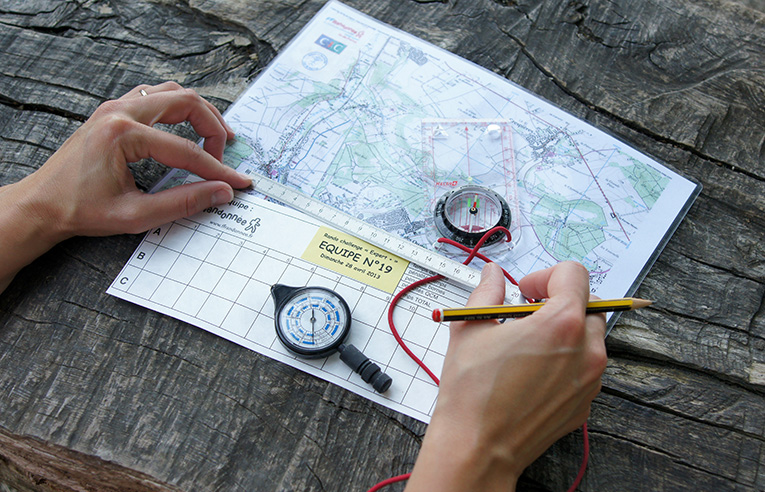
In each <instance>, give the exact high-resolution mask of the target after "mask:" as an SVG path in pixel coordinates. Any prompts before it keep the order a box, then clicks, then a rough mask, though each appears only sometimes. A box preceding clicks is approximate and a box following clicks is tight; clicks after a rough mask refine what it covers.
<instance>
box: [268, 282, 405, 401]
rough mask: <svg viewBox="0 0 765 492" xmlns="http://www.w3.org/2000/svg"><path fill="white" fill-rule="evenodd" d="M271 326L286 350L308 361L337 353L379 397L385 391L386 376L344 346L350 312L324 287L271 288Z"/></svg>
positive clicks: (388, 382)
mask: <svg viewBox="0 0 765 492" xmlns="http://www.w3.org/2000/svg"><path fill="white" fill-rule="evenodd" d="M271 296H272V297H273V298H274V306H275V311H274V325H275V327H276V335H277V336H278V337H279V341H280V342H282V345H284V346H285V347H286V348H287V349H288V350H290V351H291V352H293V353H295V354H297V355H300V356H302V357H308V358H318V357H327V356H329V355H332V354H333V353H334V352H335V351H338V352H340V360H342V361H343V362H345V363H346V364H347V365H348V366H349V367H350V368H351V369H353V371H354V372H356V373H358V374H359V375H361V378H362V379H363V380H364V381H366V382H367V383H369V384H371V385H372V386H373V387H374V389H375V390H376V391H378V392H380V393H384V392H385V391H387V390H388V388H389V387H390V385H391V383H392V381H393V380H392V379H391V378H390V376H388V375H387V374H385V373H384V372H382V371H381V370H380V367H379V366H378V365H377V364H375V363H374V362H372V361H370V360H369V359H368V358H367V357H366V356H365V355H364V354H362V353H361V352H360V351H359V350H358V349H357V348H356V347H354V346H353V345H350V344H348V345H344V344H343V342H344V341H345V339H346V337H347V336H348V333H349V332H350V330H351V310H350V309H349V308H348V304H347V303H346V302H345V300H344V299H343V298H342V297H340V295H339V294H338V293H337V292H335V291H333V290H330V289H327V288H325V287H290V286H287V285H283V284H275V285H274V286H272V287H271Z"/></svg>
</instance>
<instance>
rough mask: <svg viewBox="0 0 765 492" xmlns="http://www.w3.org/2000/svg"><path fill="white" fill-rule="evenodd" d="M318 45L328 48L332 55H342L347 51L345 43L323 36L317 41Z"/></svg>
mask: <svg viewBox="0 0 765 492" xmlns="http://www.w3.org/2000/svg"><path fill="white" fill-rule="evenodd" d="M316 44H318V45H319V46H321V47H322V48H327V49H328V50H329V51H331V52H332V53H342V52H343V50H344V49H345V45H344V44H343V43H338V42H337V41H335V40H334V39H332V38H330V37H328V36H325V35H323V34H322V35H321V36H319V39H317V40H316Z"/></svg>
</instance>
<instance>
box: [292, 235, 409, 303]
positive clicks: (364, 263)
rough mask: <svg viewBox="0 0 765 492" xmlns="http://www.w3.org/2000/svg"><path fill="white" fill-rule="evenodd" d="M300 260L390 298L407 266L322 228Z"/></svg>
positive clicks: (400, 261) (350, 237) (387, 255)
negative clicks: (357, 282) (366, 286)
mask: <svg viewBox="0 0 765 492" xmlns="http://www.w3.org/2000/svg"><path fill="white" fill-rule="evenodd" d="M301 258H303V259H304V260H306V261H310V262H311V263H314V264H316V265H318V266H321V267H324V268H327V269H329V270H332V271H333V272H337V273H339V274H342V275H345V276H346V277H350V278H352V279H354V280H358V281H359V282H363V283H365V284H367V285H369V286H371V287H375V288H377V289H380V290H382V291H384V292H387V293H389V294H392V293H393V291H395V290H396V286H398V283H399V282H400V281H401V277H402V276H403V275H404V271H405V270H406V267H407V266H409V262H408V261H406V260H404V259H403V258H399V257H398V256H396V255H393V254H391V253H388V252H387V251H385V250H382V249H379V248H377V247H376V246H372V245H371V244H369V243H367V242H366V241H362V240H361V239H358V238H355V237H353V236H349V235H348V234H344V233H342V232H338V231H336V230H334V229H330V228H328V227H323V226H322V227H319V231H318V232H317V233H316V235H315V236H314V237H313V239H312V240H311V243H310V244H309V245H308V248H306V250H305V251H304V252H303V255H302V256H301Z"/></svg>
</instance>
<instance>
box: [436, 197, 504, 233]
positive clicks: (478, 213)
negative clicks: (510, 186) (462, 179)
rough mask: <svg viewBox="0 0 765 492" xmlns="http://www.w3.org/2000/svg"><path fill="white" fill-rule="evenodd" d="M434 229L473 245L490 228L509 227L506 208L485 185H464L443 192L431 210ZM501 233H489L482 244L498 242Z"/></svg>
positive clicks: (499, 198) (500, 198)
mask: <svg viewBox="0 0 765 492" xmlns="http://www.w3.org/2000/svg"><path fill="white" fill-rule="evenodd" d="M434 218H435V221H436V228H437V229H438V232H439V233H440V234H441V235H442V236H444V237H446V238H448V239H452V240H454V241H457V242H458V243H461V244H464V245H465V246H469V247H473V246H475V245H476V244H477V243H478V241H479V240H480V239H481V237H482V236H483V235H484V234H485V233H486V232H488V231H489V230H491V229H492V228H494V227H497V226H502V227H505V228H507V229H509V228H510V219H511V217H510V207H509V206H508V204H507V202H506V201H505V199H504V198H502V196H500V195H499V194H498V193H495V192H494V191H492V190H490V189H489V188H485V187H483V186H477V185H467V186H463V187H461V188H457V189H456V190H452V191H450V192H448V193H446V194H445V195H443V196H442V197H441V198H440V199H439V200H438V202H437V203H436V208H435V211H434ZM503 237H504V235H503V234H502V233H501V232H499V233H496V234H493V235H492V236H491V237H490V238H489V239H488V240H487V241H486V243H484V244H485V245H487V246H488V245H491V244H495V243H498V242H499V241H501V240H502V238H503Z"/></svg>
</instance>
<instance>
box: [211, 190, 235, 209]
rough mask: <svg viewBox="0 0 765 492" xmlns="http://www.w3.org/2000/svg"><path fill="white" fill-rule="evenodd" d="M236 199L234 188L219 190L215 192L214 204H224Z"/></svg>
mask: <svg viewBox="0 0 765 492" xmlns="http://www.w3.org/2000/svg"><path fill="white" fill-rule="evenodd" d="M233 199H234V190H231V189H228V190H218V191H216V192H215V193H213V196H212V206H217V205H223V204H224V203H228V202H230V201H231V200H233Z"/></svg>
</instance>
